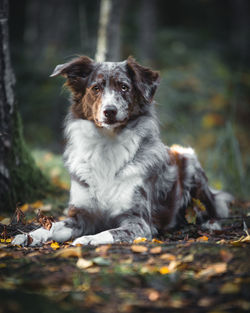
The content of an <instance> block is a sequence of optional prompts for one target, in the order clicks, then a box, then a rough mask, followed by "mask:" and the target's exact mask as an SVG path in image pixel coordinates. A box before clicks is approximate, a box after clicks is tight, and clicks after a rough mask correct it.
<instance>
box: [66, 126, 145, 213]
mask: <svg viewBox="0 0 250 313" xmlns="http://www.w3.org/2000/svg"><path fill="white" fill-rule="evenodd" d="M84 122H85V121H84ZM85 124H86V126H87V127H88V128H87V129H86V128H84V131H83V129H82V127H80V128H79V127H74V128H73V129H71V132H70V141H69V144H68V146H67V148H66V151H65V157H66V166H67V167H68V169H69V171H70V173H71V174H73V175H76V176H77V177H78V179H79V180H80V181H83V182H85V183H86V184H87V185H88V187H87V188H84V187H82V186H81V185H80V184H79V183H77V182H72V186H71V196H70V198H71V199H70V202H71V204H74V205H75V206H78V207H85V208H86V207H89V208H91V209H95V208H98V209H100V210H102V211H103V210H105V211H109V212H110V214H112V215H113V214H114V215H115V214H117V213H120V211H123V210H124V209H128V208H129V207H130V205H131V202H132V198H133V192H134V189H135V187H136V186H137V185H138V184H139V183H140V177H139V175H137V174H136V173H134V172H133V171H132V172H130V171H129V170H127V168H129V167H130V166H131V163H132V162H133V158H134V155H135V153H136V151H137V149H138V142H137V141H136V140H137V139H136V137H135V136H134V138H129V136H124V138H123V137H118V136H116V137H112V136H108V135H107V134H102V133H101V132H100V131H98V130H97V129H96V128H94V129H93V127H89V126H90V125H89V122H88V123H85ZM78 126H83V125H82V123H81V124H80V125H78Z"/></svg>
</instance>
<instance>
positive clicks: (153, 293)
mask: <svg viewBox="0 0 250 313" xmlns="http://www.w3.org/2000/svg"><path fill="white" fill-rule="evenodd" d="M159 298H160V293H159V292H158V291H157V290H154V289H151V290H148V299H149V300H150V301H152V302H154V301H157V300H158V299H159Z"/></svg>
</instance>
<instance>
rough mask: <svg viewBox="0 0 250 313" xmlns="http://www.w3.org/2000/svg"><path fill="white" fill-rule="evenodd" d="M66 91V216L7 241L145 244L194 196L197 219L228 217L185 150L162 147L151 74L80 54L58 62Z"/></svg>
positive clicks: (180, 217)
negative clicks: (139, 241)
mask: <svg viewBox="0 0 250 313" xmlns="http://www.w3.org/2000/svg"><path fill="white" fill-rule="evenodd" d="M58 75H62V76H64V77H65V78H66V83H65V85H66V86H67V87H68V88H69V89H70V91H71V93H72V98H71V109H70V112H69V114H68V116H67V118H66V122H65V137H66V140H67V143H66V147H65V152H64V161H65V166H66V168H67V169H68V171H69V173H70V176H71V188H70V199H69V210H68V218H67V219H66V220H65V221H61V222H55V223H53V224H52V227H51V228H50V229H45V228H39V229H37V230H35V231H33V232H31V233H30V234H22V235H17V236H16V237H15V239H14V240H13V244H21V245H27V244H30V245H40V244H42V243H43V242H45V241H47V240H56V241H58V242H63V241H66V240H70V239H73V240H74V241H73V245H76V244H92V245H97V244H107V243H115V242H132V241H133V240H134V239H135V238H137V237H146V238H148V239H151V238H152V237H153V236H157V235H158V234H160V233H164V232H166V231H167V230H168V229H170V228H173V227H175V226H178V225H180V224H181V223H182V222H183V221H184V214H185V209H186V208H187V206H188V205H189V204H190V203H191V202H192V199H193V198H195V199H199V200H200V201H201V203H202V204H203V205H204V206H205V207H206V210H205V211H201V210H200V208H196V210H197V215H198V221H199V222H200V223H203V225H204V226H207V227H213V228H216V227H218V224H216V223H209V220H211V219H218V218H220V217H226V216H227V215H228V207H227V204H228V202H229V201H230V200H231V197H230V196H229V195H228V194H226V193H223V192H218V191H214V190H212V189H211V188H209V186H208V182H207V178H206V176H205V173H204V171H203V169H202V167H201V165H200V163H199V161H198V160H197V157H196V154H195V152H194V150H193V149H191V148H183V147H180V146H176V145H175V146H173V147H167V146H165V145H164V144H163V143H162V141H161V139H160V134H159V127H158V121H157V118H156V114H155V108H154V100H153V97H154V94H155V91H156V88H157V85H158V83H159V74H158V72H155V71H152V70H150V69H148V68H145V67H143V66H141V65H139V64H138V63H137V62H136V61H135V60H134V59H133V58H131V57H130V58H128V59H127V60H126V61H123V62H104V63H95V62H94V61H92V60H91V59H89V58H88V57H85V56H81V57H79V58H77V59H74V60H72V61H71V62H69V63H66V64H61V65H58V66H57V67H56V68H55V70H54V72H53V73H52V75H51V76H52V77H53V76H58Z"/></svg>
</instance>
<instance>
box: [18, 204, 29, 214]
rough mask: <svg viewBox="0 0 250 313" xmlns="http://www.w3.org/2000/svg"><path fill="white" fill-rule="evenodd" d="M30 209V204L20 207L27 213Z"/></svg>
mask: <svg viewBox="0 0 250 313" xmlns="http://www.w3.org/2000/svg"><path fill="white" fill-rule="evenodd" d="M29 207H30V205H29V204H28V203H25V204H24V205H22V206H21V207H20V210H22V211H23V212H26V211H28V209H29Z"/></svg>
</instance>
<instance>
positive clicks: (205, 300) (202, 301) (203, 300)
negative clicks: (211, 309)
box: [198, 297, 214, 307]
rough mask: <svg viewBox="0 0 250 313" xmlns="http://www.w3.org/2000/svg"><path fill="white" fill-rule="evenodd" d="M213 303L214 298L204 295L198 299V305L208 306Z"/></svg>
mask: <svg viewBox="0 0 250 313" xmlns="http://www.w3.org/2000/svg"><path fill="white" fill-rule="evenodd" d="M213 303H214V298H209V297H205V298H201V299H200V300H199V301H198V306H202V307H208V306H211V305H212V304H213Z"/></svg>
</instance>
